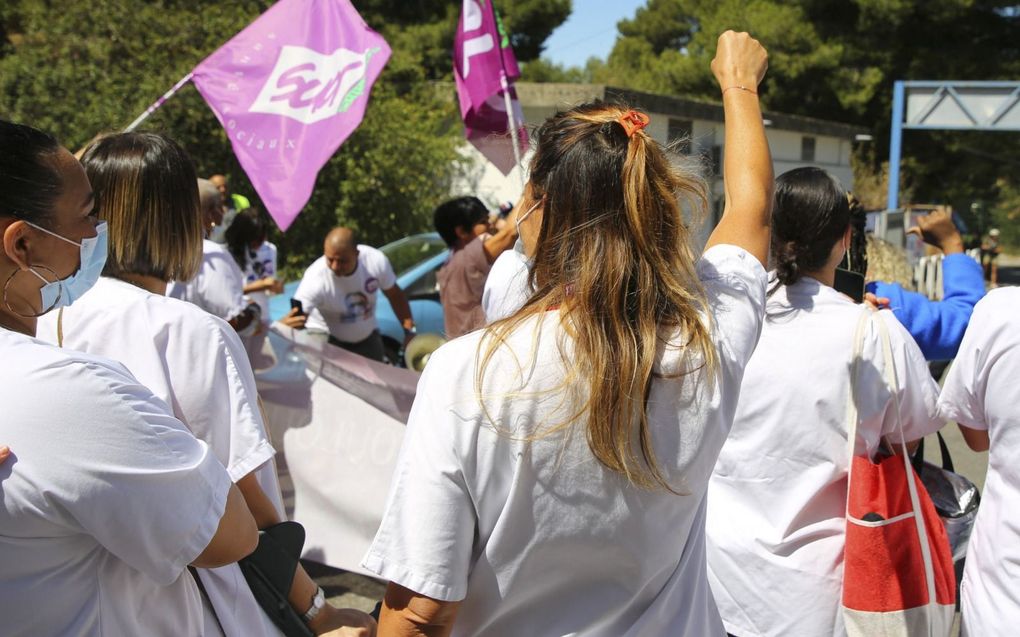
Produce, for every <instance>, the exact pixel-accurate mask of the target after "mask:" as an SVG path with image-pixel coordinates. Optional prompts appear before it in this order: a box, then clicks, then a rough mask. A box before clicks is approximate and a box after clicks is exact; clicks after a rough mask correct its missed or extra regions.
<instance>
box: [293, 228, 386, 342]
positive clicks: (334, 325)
mask: <svg viewBox="0 0 1020 637" xmlns="http://www.w3.org/2000/svg"><path fill="white" fill-rule="evenodd" d="M396 282H397V277H396V275H395V274H394V273H393V266H392V265H390V260H389V259H387V258H386V255H385V254H383V253H382V252H381V251H380V250H376V249H375V248H373V247H371V246H366V245H359V246H358V267H357V268H355V270H354V272H353V273H351V274H350V275H349V276H337V275H335V274H333V271H332V270H330V269H329V266H327V265H326V257H324V256H322V257H319V258H318V259H316V260H315V262H314V263H312V265H310V266H308V269H307V270H305V274H304V276H303V277H302V278H301V283H300V284H299V285H298V289H297V291H296V292H294V298H295V299H297V300H299V301H301V304H302V305H303V306H304V310H305V314H307V315H308V322H307V323H306V324H305V327H306V328H307V329H309V330H314V331H319V332H326V333H328V334H332V335H333V337H334V338H336V339H337V340H339V341H343V342H344V343H357V342H359V341H363V340H365V339H366V338H368V337H369V336H371V334H372V332H373V331H375V329H376V325H377V324H376V320H375V305H376V297H377V296H378V294H379V290H388V289H390V288H391V287H393V285H394V284H395V283H396Z"/></svg>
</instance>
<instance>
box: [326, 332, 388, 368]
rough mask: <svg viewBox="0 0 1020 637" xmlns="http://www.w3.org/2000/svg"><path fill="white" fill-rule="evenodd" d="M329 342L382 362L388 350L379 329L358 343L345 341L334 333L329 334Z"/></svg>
mask: <svg viewBox="0 0 1020 637" xmlns="http://www.w3.org/2000/svg"><path fill="white" fill-rule="evenodd" d="M329 344H330V345H336V346H337V347H341V348H343V349H345V350H347V351H348V352H353V353H355V354H358V355H359V356H364V357H365V358H371V359H372V360H374V361H379V362H380V363H382V362H383V361H384V359H385V356H386V352H385V350H384V349H383V342H382V335H381V334H379V330H376V331H374V332H372V333H371V334H370V335H369V337H368V338H366V339H365V340H363V341H358V342H357V343H345V342H344V341H341V340H338V339H337V338H335V337H334V336H333V335H332V334H330V335H329Z"/></svg>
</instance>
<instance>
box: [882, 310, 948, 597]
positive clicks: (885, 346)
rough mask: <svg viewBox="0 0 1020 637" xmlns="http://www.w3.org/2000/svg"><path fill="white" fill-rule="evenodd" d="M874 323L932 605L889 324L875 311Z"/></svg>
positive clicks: (930, 565)
mask: <svg viewBox="0 0 1020 637" xmlns="http://www.w3.org/2000/svg"><path fill="white" fill-rule="evenodd" d="M874 322H875V324H876V325H877V326H878V334H879V338H880V339H881V341H882V358H883V363H884V364H883V368H884V376H885V381H886V384H887V385H888V386H889V391H890V392H891V394H892V405H893V411H894V415H895V418H896V431H897V432H898V433H899V437H900V440H899V443H900V451H901V452H902V453H901V454H900V457H901V458H902V459H903V468H904V470H905V471H906V476H907V490H908V492H909V493H910V505H911V508H913V510H914V523H915V526H916V528H917V540H918V543H919V544H920V545H921V558H922V559H923V561H924V579H925V584H926V585H927V587H928V604H929V605H935V604H937V601H936V599H935V565H934V560H933V559H932V555H931V545H930V544H929V543H928V529H927V525H926V524H925V521H924V515H923V513H922V511H921V496H920V495H919V494H918V491H917V480H915V479H914V468H913V466H912V465H911V463H910V454H908V453H907V443H906V439H905V436H904V433H903V418H902V415H901V412H900V392H899V388H900V386H899V378H898V376H897V374H896V364H895V361H894V360H893V354H892V343H891V342H890V340H889V328H888V327H887V326H886V324H885V320H884V319H882V317H880V316H878V315H877V314H876V316H875V318H874Z"/></svg>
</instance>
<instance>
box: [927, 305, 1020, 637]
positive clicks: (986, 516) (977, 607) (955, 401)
mask: <svg viewBox="0 0 1020 637" xmlns="http://www.w3.org/2000/svg"><path fill="white" fill-rule="evenodd" d="M939 411H940V413H941V414H942V415H943V416H944V417H945V418H946V419H948V420H955V421H956V422H958V423H959V424H961V425H963V426H964V427H969V428H971V429H978V430H985V431H987V432H988V439H989V449H988V475H987V477H986V478H985V491H984V493H982V494H981V507H980V508H979V509H978V514H977V520H976V521H975V522H974V531H973V534H972V535H971V538H970V544H969V545H968V548H967V566H966V569H965V571H964V575H963V583H962V584H961V586H960V604H961V608H960V611H961V615H962V630H963V632H962V634H963V635H970V636H972V637H983V636H985V635H1013V634H1016V632H1017V630H1018V629H1017V627H1018V626H1020V464H1018V462H1017V451H1018V450H1020V288H1000V289H997V290H993V291H991V292H989V293H988V295H987V296H985V298H984V299H982V300H981V301H980V302H979V303H978V304H977V306H975V308H974V314H973V315H972V316H971V318H970V325H968V326H967V332H966V334H964V337H963V342H962V344H961V345H960V352H959V354H957V356H956V360H955V361H954V362H953V366H952V367H951V368H950V369H949V376H948V377H947V378H946V382H945V386H944V387H943V388H942V395H941V396H940V397H939Z"/></svg>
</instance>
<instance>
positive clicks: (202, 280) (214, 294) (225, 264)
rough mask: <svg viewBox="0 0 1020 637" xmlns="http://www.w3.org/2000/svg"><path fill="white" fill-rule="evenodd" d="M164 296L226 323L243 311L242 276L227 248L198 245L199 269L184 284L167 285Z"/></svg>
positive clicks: (206, 242) (210, 244)
mask: <svg viewBox="0 0 1020 637" xmlns="http://www.w3.org/2000/svg"><path fill="white" fill-rule="evenodd" d="M166 295H167V296H169V297H171V298H175V299H181V300H182V301H188V302H189V303H194V304H195V305H197V306H198V307H200V308H202V309H203V310H205V311H206V312H208V313H210V314H212V315H213V316H218V317H220V318H221V319H224V320H226V321H229V320H230V319H232V318H234V317H235V316H237V315H239V314H240V313H241V312H243V311H244V308H246V307H247V306H248V304H247V303H246V302H245V300H244V275H243V274H242V273H241V268H240V267H238V265H237V261H235V260H234V257H233V256H231V254H230V253H229V252H227V248H226V247H225V246H222V245H220V244H218V243H216V242H214V241H210V240H208V239H205V240H203V241H202V267H201V268H199V270H198V274H197V275H195V278H194V279H192V280H191V281H188V282H187V283H184V282H181V281H171V282H170V283H169V284H168V285H167V288H166Z"/></svg>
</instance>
